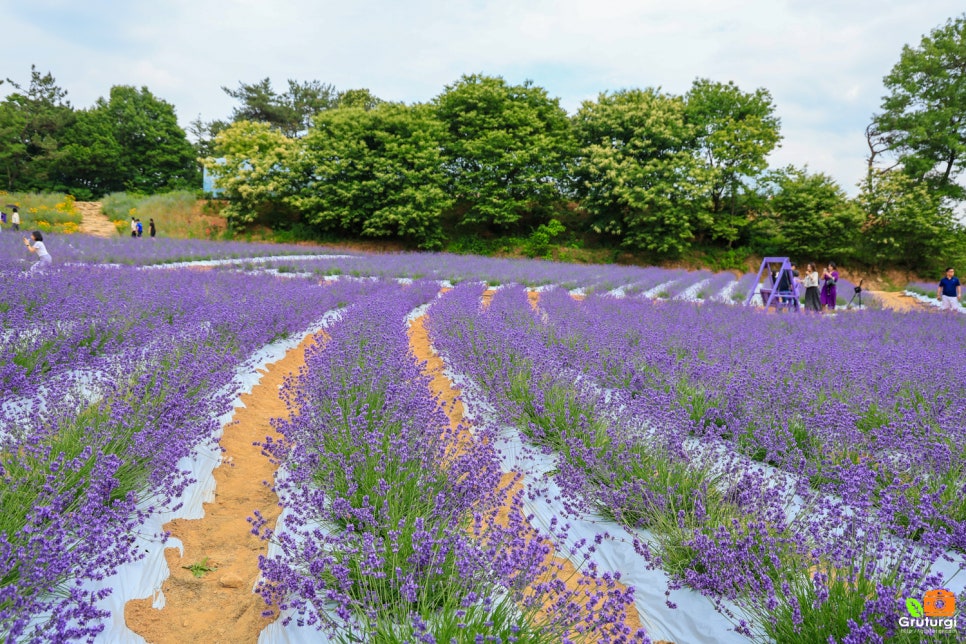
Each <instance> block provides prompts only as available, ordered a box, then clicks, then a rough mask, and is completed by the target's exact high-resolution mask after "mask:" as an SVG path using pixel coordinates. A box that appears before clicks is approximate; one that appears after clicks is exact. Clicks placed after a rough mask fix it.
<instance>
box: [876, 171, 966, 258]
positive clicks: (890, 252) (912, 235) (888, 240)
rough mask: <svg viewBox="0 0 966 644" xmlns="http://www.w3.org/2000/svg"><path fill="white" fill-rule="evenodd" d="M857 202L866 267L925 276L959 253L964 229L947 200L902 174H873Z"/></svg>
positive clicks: (887, 172)
mask: <svg viewBox="0 0 966 644" xmlns="http://www.w3.org/2000/svg"><path fill="white" fill-rule="evenodd" d="M857 200H858V202H859V204H860V205H861V207H862V209H863V210H864V211H865V213H866V222H865V225H864V226H863V230H862V235H861V237H860V247H861V249H862V255H863V259H865V260H866V261H868V262H869V263H872V264H875V265H877V266H900V267H903V268H906V269H909V270H920V271H925V270H932V269H937V268H942V267H943V266H945V265H948V264H949V263H951V262H952V261H953V256H955V255H956V254H957V253H958V252H959V251H960V249H959V248H958V247H959V245H960V240H961V239H962V236H963V229H962V226H961V225H960V224H958V223H956V221H955V218H954V216H953V212H952V209H951V208H950V207H949V205H948V204H947V203H946V202H947V200H946V199H943V197H942V195H940V194H939V193H938V192H937V191H935V190H933V189H931V188H930V187H929V186H928V185H926V184H924V183H921V182H916V181H915V180H914V179H912V178H910V177H909V176H908V175H907V174H905V173H903V172H900V171H897V170H891V171H889V170H886V171H877V172H875V173H873V174H872V175H871V176H870V178H869V181H868V182H867V183H866V185H865V186H863V189H862V191H861V192H860V193H859V196H858V199H857Z"/></svg>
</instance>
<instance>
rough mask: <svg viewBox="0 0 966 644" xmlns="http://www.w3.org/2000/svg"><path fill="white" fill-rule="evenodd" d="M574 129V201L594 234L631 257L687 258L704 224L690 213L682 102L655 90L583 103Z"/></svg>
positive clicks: (688, 128)
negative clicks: (640, 254)
mask: <svg viewBox="0 0 966 644" xmlns="http://www.w3.org/2000/svg"><path fill="white" fill-rule="evenodd" d="M574 128H575V131H576V132H577V137H578V141H579V143H580V145H581V146H582V149H581V152H580V154H579V156H578V160H577V163H576V167H575V175H576V178H577V189H578V194H579V195H580V197H581V200H582V201H581V203H582V205H583V206H584V207H585V208H586V209H587V210H588V211H589V212H590V213H591V214H592V215H593V216H594V217H595V223H594V227H595V230H596V231H598V232H605V233H609V234H612V235H614V236H616V237H617V238H618V239H619V240H620V243H621V245H622V246H624V247H625V248H629V249H631V250H634V251H645V252H648V253H651V254H656V255H663V256H674V255H679V254H681V253H683V252H684V251H685V250H687V249H688V248H689V247H690V245H691V242H692V240H693V238H694V234H695V230H697V228H698V227H699V226H700V225H701V224H702V223H706V221H707V216H706V215H702V213H701V212H700V210H699V209H698V208H696V207H695V204H696V202H697V200H698V198H699V188H697V187H696V184H697V182H696V180H695V175H696V173H697V171H698V167H697V161H696V159H695V156H694V154H693V153H692V142H693V141H694V137H695V132H694V126H693V125H691V124H690V123H688V121H687V117H686V112H685V104H684V101H683V100H682V99H681V98H679V97H673V96H669V95H667V94H663V93H661V92H660V91H659V90H655V89H646V90H640V89H630V90H621V91H619V92H614V93H611V94H607V93H603V94H601V95H600V96H599V97H598V99H597V101H596V102H591V101H585V102H584V103H583V105H582V106H581V107H580V109H579V110H578V112H577V114H576V115H575V116H574Z"/></svg>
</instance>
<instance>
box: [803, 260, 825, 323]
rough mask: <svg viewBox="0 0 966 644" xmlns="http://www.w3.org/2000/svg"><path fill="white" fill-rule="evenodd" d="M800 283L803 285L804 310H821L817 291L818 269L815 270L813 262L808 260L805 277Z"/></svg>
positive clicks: (816, 311)
mask: <svg viewBox="0 0 966 644" xmlns="http://www.w3.org/2000/svg"><path fill="white" fill-rule="evenodd" d="M802 285H803V286H804V287H805V310H806V311H814V312H815V313H818V312H820V311H821V310H822V301H821V299H819V293H818V271H817V270H815V264H812V263H811V262H809V264H808V267H807V268H806V269H805V279H804V280H802Z"/></svg>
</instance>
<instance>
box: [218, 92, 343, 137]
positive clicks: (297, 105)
mask: <svg viewBox="0 0 966 644" xmlns="http://www.w3.org/2000/svg"><path fill="white" fill-rule="evenodd" d="M221 89H222V91H224V92H225V93H226V94H228V95H229V96H231V97H232V98H234V99H236V100H238V101H240V102H241V105H240V106H238V107H236V108H235V109H234V110H233V111H232V115H231V120H232V121H233V122H238V121H255V122H261V123H268V124H269V125H271V126H272V127H274V128H276V129H277V130H278V131H280V132H281V133H282V134H284V135H285V136H287V137H289V138H295V137H298V136H301V135H303V134H304V133H305V132H307V131H308V129H309V127H310V126H311V123H312V117H313V116H315V115H316V114H318V113H319V112H321V111H323V110H327V109H329V108H331V107H334V106H335V105H336V102H337V100H338V97H337V95H336V92H335V87H334V86H332V85H327V84H324V83H321V82H319V81H307V82H303V83H299V82H298V81H294V80H291V79H289V81H288V90H286V91H285V92H283V93H281V94H279V93H277V92H276V91H275V90H274V89H272V82H271V80H270V79H269V78H264V79H262V80H261V81H259V82H257V83H252V84H251V85H246V84H245V83H238V89H234V90H233V89H229V88H228V87H222V88H221Z"/></svg>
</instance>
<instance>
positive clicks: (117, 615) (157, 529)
mask: <svg viewBox="0 0 966 644" xmlns="http://www.w3.org/2000/svg"><path fill="white" fill-rule="evenodd" d="M340 315H341V314H340V312H338V311H329V312H328V313H326V314H325V315H324V316H322V318H320V319H319V320H318V321H317V322H316V323H315V324H313V325H312V327H311V328H309V329H308V330H307V331H306V332H305V333H303V334H302V335H300V336H293V337H291V338H288V339H286V340H279V341H278V342H273V343H271V344H268V345H266V346H264V347H262V348H261V349H259V350H258V351H256V352H255V353H254V354H252V356H251V357H250V358H249V360H248V361H246V362H245V363H243V364H242V365H240V366H239V367H238V368H237V369H236V371H235V377H234V379H233V382H232V383H231V384H230V385H228V387H229V389H230V391H232V392H233V393H234V394H235V395H236V396H241V395H242V394H248V393H251V391H252V389H253V388H254V387H255V385H257V384H258V383H259V381H260V380H261V378H262V375H263V370H264V368H265V367H266V365H269V364H271V363H273V362H277V361H278V360H280V359H282V358H283V357H284V356H285V354H286V352H288V351H289V350H290V349H293V348H295V347H297V346H298V345H299V344H301V342H302V341H303V340H304V339H305V338H306V337H308V336H310V335H313V334H315V333H318V332H319V331H320V330H322V329H324V328H326V327H327V326H328V325H329V324H331V323H332V322H333V321H334V320H337V319H338V317H339V316H340ZM244 406H245V405H244V403H242V401H241V399H240V398H237V397H236V399H235V402H234V407H235V408H238V407H244ZM233 416H234V410H232V411H230V412H227V413H225V414H224V415H222V416H221V417H220V418H219V419H218V421H219V427H224V426H225V424H227V423H229V422H231V419H232V417H233ZM221 433H222V432H221V429H219V430H218V431H217V432H216V433H215V434H214V435H213V436H212V437H211V440H209V441H207V442H205V443H204V444H202V445H199V446H198V447H196V448H195V450H194V453H193V454H192V456H191V457H190V458H185V459H182V461H181V462H179V463H178V468H179V469H181V470H185V471H188V472H190V476H191V478H192V479H194V480H195V483H192V484H191V485H190V486H188V488H187V489H186V490H185V492H184V494H183V495H182V496H181V497H180V498H179V499H178V502H180V503H181V504H182V505H181V507H180V508H179V509H178V510H177V511H174V512H171V511H167V510H163V509H159V510H157V511H156V512H155V513H154V514H152V515H151V517H150V518H149V520H148V521H147V522H146V523H145V525H144V527H143V530H142V532H141V533H140V534H138V535H136V544H137V548H138V549H140V550H141V551H143V552H144V558H143V559H141V560H139V561H136V562H133V563H129V564H125V565H123V566H120V567H119V568H118V569H117V570H116V571H115V573H114V574H113V575H111V576H110V577H107V578H105V579H103V580H101V581H96V582H89V583H88V584H86V586H85V587H86V588H88V589H90V590H100V589H105V588H109V589H112V592H111V594H110V595H108V597H107V598H105V599H104V600H102V601H101V602H99V604H98V605H99V607H100V608H102V609H104V610H107V611H109V612H110V614H111V616H110V617H109V618H107V619H105V620H104V627H105V628H104V631H102V632H101V633H100V634H99V635H98V637H97V639H96V641H97V642H118V643H122V644H128V643H131V644H143V643H144V641H145V640H144V638H142V637H141V636H140V635H138V634H137V633H135V632H134V631H132V630H131V629H129V628H128V627H127V625H126V624H125V622H124V604H126V603H127V602H128V601H131V600H133V599H145V598H147V597H151V598H153V604H152V605H153V606H154V607H155V608H158V609H160V608H163V607H164V594H163V593H162V591H161V585H162V584H163V583H164V580H165V579H167V578H168V576H169V574H170V570H169V569H168V564H167V561H166V560H165V558H164V549H165V548H178V549H179V550H180V549H181V548H182V544H181V542H180V541H179V540H178V539H175V538H170V539H168V540H167V542H163V541H162V540H161V538H160V536H159V535H161V534H163V532H164V530H163V529H162V526H163V525H164V524H165V523H168V522H169V521H171V520H173V519H201V518H204V516H205V513H204V508H203V504H204V503H210V502H212V501H214V498H215V496H214V495H215V479H214V475H213V471H214V469H215V468H216V467H218V465H220V464H221V458H222V454H221V450H220V448H219V446H218V440H219V439H220V438H221ZM182 552H183V551H182Z"/></svg>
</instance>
